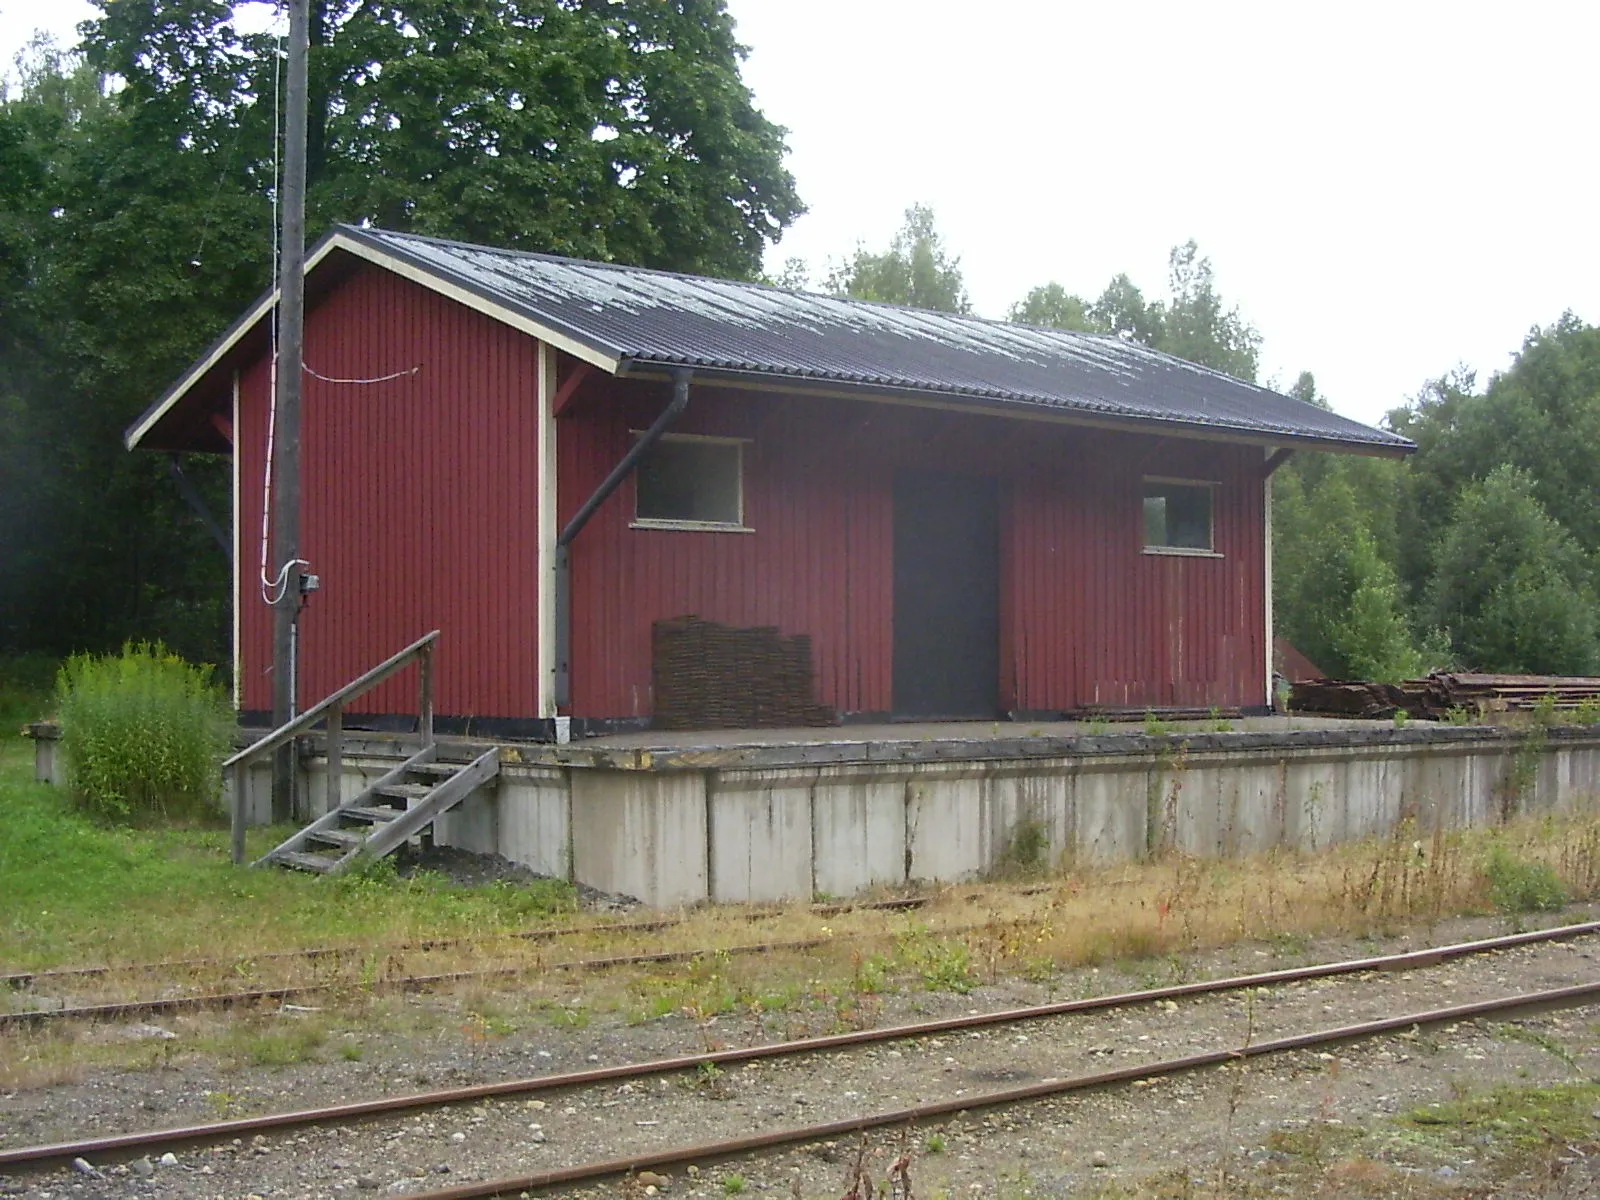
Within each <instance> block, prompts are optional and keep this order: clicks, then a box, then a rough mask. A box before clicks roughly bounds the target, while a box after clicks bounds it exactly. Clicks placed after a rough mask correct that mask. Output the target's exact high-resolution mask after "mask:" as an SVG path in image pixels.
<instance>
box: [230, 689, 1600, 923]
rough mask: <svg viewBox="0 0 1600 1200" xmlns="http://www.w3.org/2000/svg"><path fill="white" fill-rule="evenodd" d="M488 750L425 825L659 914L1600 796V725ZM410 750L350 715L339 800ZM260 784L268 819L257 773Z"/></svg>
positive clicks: (1356, 833)
mask: <svg viewBox="0 0 1600 1200" xmlns="http://www.w3.org/2000/svg"><path fill="white" fill-rule="evenodd" d="M494 744H498V745H499V746H500V748H501V769H500V774H499V777H498V778H497V779H496V780H495V781H493V782H492V783H491V784H488V785H486V786H484V787H483V788H481V789H479V790H478V791H477V792H475V793H473V794H472V795H471V796H469V797H468V798H467V799H466V800H465V801H464V802H462V803H461V804H460V805H459V806H458V807H457V808H455V809H453V810H452V811H450V812H448V813H446V814H444V815H443V816H441V817H440V818H439V820H438V823H437V825H436V828H435V837H436V840H437V841H439V842H440V843H442V844H447V845H453V846H458V847H461V848H462V849H466V850H471V851H476V852H480V853H495V854H500V855H503V856H505V857H506V858H508V859H511V860H513V861H515V862H519V863H522V864H525V865H526V866H528V867H530V868H532V869H533V870H536V871H539V872H541V873H544V874H548V875H552V876H558V877H561V878H567V879H573V880H576V881H581V882H583V883H585V884H589V885H591V886H593V887H597V888H600V889H603V890H605V891H608V892H619V893H623V894H626V895H630V896H635V897H637V898H639V899H640V900H642V901H644V902H645V903H646V904H649V905H652V906H655V907H672V906H677V905H683V904H693V903H696V902H699V901H704V900H717V901H770V900H794V899H809V898H811V897H814V896H818V895H827V896H849V895H852V894H854V893H857V892H860V891H863V890H865V889H867V888H871V887H874V886H896V885H902V884H906V883H910V882H915V881H919V880H932V881H955V880H960V879H967V878H973V877H976V876H979V875H982V874H984V873H986V872H989V871H992V870H995V869H996V868H997V867H1000V866H1002V865H1004V864H1006V863H1008V862H1011V863H1017V862H1019V861H1025V862H1027V863H1029V864H1032V865H1037V866H1040V867H1046V868H1061V867H1066V866H1070V864H1071V863H1072V862H1074V861H1083V862H1095V863H1106V862H1115V861H1128V860H1136V859H1140V858H1143V857H1145V856H1147V855H1149V854H1152V853H1155V852H1159V851H1161V850H1163V849H1167V848H1176V849H1180V850H1182V851H1184V852H1187V853H1191V854H1197V855H1207V856H1219V857H1231V856H1238V855H1244V854H1250V853H1254V852H1257V851H1264V850H1267V849H1270V848H1272V847H1274V846H1283V847H1295V848H1300V849H1315V848H1319V847H1324V846H1327V845H1330V844H1332V843H1335V842H1339V841H1345V840H1350V839H1354V838H1360V837H1365V836H1369V835H1373V834H1383V833H1386V832H1388V831H1389V830H1391V829H1393V828H1394V827H1395V826H1396V824H1397V823H1398V822H1400V821H1401V820H1402V819H1404V818H1407V817H1409V818H1412V819H1414V820H1415V821H1416V822H1417V824H1418V827H1419V829H1420V830H1425V831H1426V830H1432V829H1434V828H1436V827H1438V826H1443V827H1446V828H1453V827H1462V826H1468V825H1481V824H1487V823H1490V822H1493V821H1496V820H1501V819H1504V818H1505V817H1507V816H1511V815H1514V814H1517V813H1522V812H1551V813H1554V812H1578V811H1586V810H1588V809H1589V808H1591V807H1592V806H1594V805H1595V803H1596V801H1597V798H1600V729H1596V728H1588V727H1571V728H1568V727H1557V728H1552V729H1549V730H1532V731H1530V730H1526V729H1502V728H1494V727H1486V726H1461V727H1458V726H1450V725H1435V724H1428V723H1423V722H1413V723H1411V724H1408V725H1405V726H1403V727H1397V726H1396V725H1394V724H1393V723H1391V722H1371V721H1355V720H1330V719H1322V718H1312V717H1299V716H1295V717H1258V718H1246V719H1243V720H1237V721H1234V722H1231V723H1229V724H1228V725H1227V726H1226V727H1224V726H1223V725H1221V724H1219V723H1216V722H1209V721H1199V722H1181V723H1175V724H1173V725H1171V726H1170V727H1166V728H1163V729H1162V730H1160V731H1150V732H1147V731H1146V729H1145V728H1144V727H1141V726H1139V725H1111V726H1106V725H1104V724H1095V725H1090V724H1085V723H1071V722H1061V723H1042V724H1027V723H1022V722H1015V723H1011V722H1003V723H998V724H992V723H986V722H962V723H951V724H937V725H901V724H896V725H884V726H853V727H845V728H834V729H799V730H722V731H716V732H712V733H638V734H626V735H617V736H612V737H604V738H596V739H592V740H586V741H582V742H575V743H572V744H569V745H550V744H546V743H535V742H506V741H500V742H498V743H491V742H483V741H466V740H462V741H449V740H445V741H442V742H441V744H440V750H441V758H447V759H451V760H460V761H469V760H470V759H471V758H472V757H474V756H475V755H476V754H478V753H481V752H482V750H483V749H484V747H486V746H489V745H494ZM398 753H399V751H398V749H397V746H396V743H395V740H394V739H393V738H384V737H378V736H375V735H374V736H371V737H368V738H363V736H362V735H360V734H357V733H355V732H353V731H347V732H346V734H345V749H344V755H343V776H344V778H343V781H342V785H341V786H342V788H343V789H344V792H345V794H346V795H347V796H353V795H355V794H356V793H358V792H359V791H360V790H361V788H362V787H363V786H364V784H365V782H366V781H367V780H369V779H371V778H374V777H376V776H377V775H380V774H382V773H383V772H384V771H386V770H388V769H389V768H391V767H392V766H393V765H394V762H395V760H396V757H397V755H398ZM300 763H301V771H302V776H301V778H302V783H303V784H304V785H306V786H305V787H304V788H303V790H302V792H301V795H302V796H303V797H314V798H318V799H319V800H320V798H321V797H323V796H324V795H325V789H324V787H323V780H324V779H325V776H326V770H327V763H326V759H325V758H324V757H323V756H322V754H321V752H320V749H319V746H318V741H317V738H315V737H312V738H309V739H307V741H306V742H305V744H304V745H303V748H302V753H301V757H300ZM249 790H250V797H249V811H250V813H251V815H252V818H253V819H256V820H262V819H265V816H266V807H267V777H266V773H265V770H264V769H263V770H262V771H260V772H258V773H257V774H255V775H254V776H252V778H251V782H250V785H249ZM307 815H315V814H314V813H313V814H307Z"/></svg>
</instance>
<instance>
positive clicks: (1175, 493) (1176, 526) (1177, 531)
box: [1143, 476, 1221, 558]
mask: <svg viewBox="0 0 1600 1200" xmlns="http://www.w3.org/2000/svg"><path fill="white" fill-rule="evenodd" d="M1216 486H1217V485H1216V484H1215V483H1214V482H1210V481H1207V480H1203V479H1162V478H1159V477H1151V476H1147V477H1146V478H1145V480H1144V514H1143V515H1144V551H1145V553H1146V554H1194V555H1202V556H1211V557H1217V558H1220V557H1221V555H1219V554H1217V552H1216V545H1215V526H1214V519H1213V508H1214V507H1215V505H1214V503H1213V502H1214V499H1215V492H1216Z"/></svg>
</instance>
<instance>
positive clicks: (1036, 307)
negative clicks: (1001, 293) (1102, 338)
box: [1006, 283, 1105, 333]
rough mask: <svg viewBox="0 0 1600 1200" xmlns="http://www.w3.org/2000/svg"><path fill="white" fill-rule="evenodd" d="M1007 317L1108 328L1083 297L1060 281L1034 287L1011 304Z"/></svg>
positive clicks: (1057, 326) (1093, 330) (1080, 328)
mask: <svg viewBox="0 0 1600 1200" xmlns="http://www.w3.org/2000/svg"><path fill="white" fill-rule="evenodd" d="M1006 320H1008V321H1015V322H1016V323H1017V324H1019V325H1041V326H1043V327H1045V328H1046V329H1071V330H1076V331H1078V332H1082V333H1103V332H1105V331H1104V330H1103V329H1101V327H1100V323H1099V322H1098V321H1097V320H1095V318H1094V314H1093V313H1091V312H1090V310H1089V305H1088V304H1086V303H1085V302H1084V300H1083V297H1081V296H1074V295H1073V294H1072V293H1071V292H1069V291H1067V289H1066V288H1064V287H1062V286H1061V285H1060V284H1059V283H1046V284H1042V285H1041V286H1039V287H1036V288H1034V289H1032V290H1031V291H1030V292H1029V293H1028V294H1027V295H1026V296H1024V297H1023V298H1022V299H1021V300H1019V301H1017V302H1016V303H1015V304H1013V305H1012V306H1011V310H1010V311H1009V312H1008V313H1006Z"/></svg>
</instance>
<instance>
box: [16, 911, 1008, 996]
mask: <svg viewBox="0 0 1600 1200" xmlns="http://www.w3.org/2000/svg"><path fill="white" fill-rule="evenodd" d="M1035 890H1036V889H1035ZM1020 894H1023V895H1026V894H1028V893H1027V892H1023V893H1020ZM931 899H932V897H930V896H905V897H899V898H896V899H892V900H866V901H861V902H859V903H852V904H813V905H811V906H810V908H809V911H810V912H811V913H812V915H814V916H819V917H834V916H839V915H841V914H843V913H848V912H905V911H909V910H912V909H917V908H922V907H924V906H925V905H927V904H928V903H929V902H930V900H931ZM785 911H786V910H784V909H781V908H754V909H750V910H749V911H746V912H741V913H740V914H738V915H739V919H740V920H743V921H749V922H751V923H754V922H756V921H766V920H772V919H775V918H777V917H781V916H783V915H784V914H785ZM685 923H686V918H684V917H681V916H678V917H656V918H652V919H650V920H646V921H597V922H594V923H592V924H588V925H561V926H556V927H555V928H551V929H519V930H512V931H510V932H507V933H498V934H492V935H489V936H487V937H481V938H465V937H455V938H425V939H423V940H421V941H415V942H379V943H377V944H376V945H370V946H360V945H347V946H309V947H307V948H305V949H303V950H276V951H271V952H269V953H267V954H252V955H248V956H238V957H234V958H218V957H212V958H177V959H165V960H162V961H159V962H152V963H107V964H102V965H98V966H90V967H62V968H56V969H51V970H44V971H13V972H11V973H9V974H0V988H13V989H22V988H32V987H36V986H38V985H39V984H40V983H46V984H49V983H64V982H67V981H69V980H73V979H99V978H104V977H105V976H107V975H140V974H146V975H148V974H155V973H157V972H162V971H168V972H170V971H192V970H202V969H205V968H208V967H216V968H220V969H224V970H232V969H234V968H237V967H238V966H239V965H241V964H243V963H251V964H258V963H265V962H303V961H315V960H317V959H320V958H346V957H357V956H361V955H370V954H411V953H418V952H421V951H430V950H456V949H472V948H476V947H481V946H484V945H487V944H489V943H492V942H498V941H524V942H549V941H556V940H559V939H561V938H568V937H586V936H590V935H609V934H619V933H655V932H658V931H660V930H663V929H672V928H675V927H677V926H679V925H683V924H685Z"/></svg>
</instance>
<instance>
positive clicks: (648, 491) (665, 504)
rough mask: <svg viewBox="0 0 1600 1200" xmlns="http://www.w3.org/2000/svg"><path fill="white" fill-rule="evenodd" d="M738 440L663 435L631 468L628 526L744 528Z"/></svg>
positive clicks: (745, 530)
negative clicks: (630, 523) (631, 504)
mask: <svg viewBox="0 0 1600 1200" xmlns="http://www.w3.org/2000/svg"><path fill="white" fill-rule="evenodd" d="M634 436H636V437H638V436H642V435H640V434H638V433H635V435H634ZM744 442H745V439H743V438H730V437H709V436H706V435H703V434H695V433H668V434H663V435H662V437H661V440H660V441H658V442H657V443H656V444H655V445H654V446H652V447H650V449H649V451H648V452H647V453H646V454H645V456H644V457H643V458H642V459H640V460H639V466H638V468H637V470H636V471H635V473H634V510H633V511H634V518H633V527H634V528H635V529H706V530H720V531H723V532H730V531H731V532H738V533H748V532H750V530H749V528H748V527H747V526H746V525H745V523H744Z"/></svg>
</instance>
